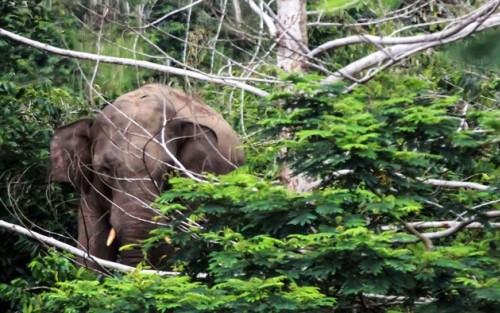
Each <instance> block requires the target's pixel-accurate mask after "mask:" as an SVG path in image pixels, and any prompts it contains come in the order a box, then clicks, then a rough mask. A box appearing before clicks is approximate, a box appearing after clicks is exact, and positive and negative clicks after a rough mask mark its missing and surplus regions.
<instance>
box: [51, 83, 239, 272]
mask: <svg viewBox="0 0 500 313" xmlns="http://www.w3.org/2000/svg"><path fill="white" fill-rule="evenodd" d="M50 153H51V166H50V170H49V175H50V176H49V177H50V180H51V181H60V182H72V183H73V184H74V185H76V186H77V187H78V188H79V189H80V192H81V198H80V215H79V218H78V242H79V245H80V248H82V249H84V250H87V251H88V252H89V253H90V254H92V255H94V256H96V257H99V258H103V259H107V260H116V259H117V257H118V255H119V256H120V258H121V262H122V263H124V264H128V265H136V264H137V263H139V262H140V261H142V260H143V254H142V250H141V248H140V247H136V248H133V249H131V250H126V251H118V248H119V247H120V246H123V245H128V244H135V243H138V242H139V241H140V240H143V239H145V238H147V237H148V235H149V232H150V231H151V230H152V229H155V228H157V227H160V226H161V225H162V223H165V220H164V217H163V216H162V215H161V214H160V213H159V212H158V211H157V210H155V209H154V208H152V207H151V206H150V203H151V202H152V201H153V200H154V199H155V198H156V197H157V196H158V195H159V193H160V192H161V191H162V190H164V189H165V188H166V185H167V184H168V182H166V179H165V177H167V178H168V176H169V175H172V174H174V173H181V174H183V175H188V176H191V177H196V176H197V175H198V174H200V173H202V172H209V173H214V174H225V173H228V172H230V171H232V170H233V169H235V168H236V167H238V166H240V165H242V164H243V163H244V155H243V151H242V149H241V148H240V142H239V139H238V135H237V134H236V132H235V131H234V130H233V129H232V128H231V126H229V124H228V123H227V122H226V121H225V120H224V119H223V118H222V117H221V115H219V114H218V113H217V112H216V111H214V110H213V109H212V108H211V107H209V106H207V105H205V104H203V103H201V102H199V101H197V100H195V99H193V98H192V97H190V96H188V95H186V94H185V93H183V92H181V91H179V90H175V89H172V88H170V87H168V86H165V85H160V84H150V85H145V86H143V87H141V88H139V89H137V90H135V91H133V92H130V93H127V94H125V95H123V96H121V97H119V98H118V99H116V100H115V101H114V102H113V103H111V104H109V105H108V106H106V107H105V108H104V109H103V110H102V111H101V112H100V113H99V114H98V115H97V117H96V118H95V119H81V120H79V121H76V122H73V123H71V124H69V125H65V126H63V127H60V128H58V129H57V130H56V131H55V133H54V137H53V140H52V144H51V150H50ZM110 234H111V235H116V239H114V240H113V238H108V236H110ZM169 253H171V251H169V248H168V246H167V245H165V246H163V247H161V248H158V249H156V250H155V251H153V252H152V253H151V254H150V255H149V256H148V259H149V261H150V262H151V264H157V263H158V261H159V259H160V258H161V257H163V256H165V255H168V254H169Z"/></svg>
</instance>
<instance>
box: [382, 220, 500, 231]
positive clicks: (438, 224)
mask: <svg viewBox="0 0 500 313" xmlns="http://www.w3.org/2000/svg"><path fill="white" fill-rule="evenodd" d="M460 223H461V222H458V221H432V222H411V223H407V224H408V225H411V226H412V227H414V228H415V229H424V228H452V227H455V226H457V225H458V224H460ZM490 227H491V228H495V229H496V228H500V223H490ZM465 228H467V229H478V228H479V229H480V228H484V225H483V224H481V223H479V222H473V223H470V224H469V225H467V226H465ZM381 229H382V230H384V231H388V230H399V229H400V227H398V226H382V227H381Z"/></svg>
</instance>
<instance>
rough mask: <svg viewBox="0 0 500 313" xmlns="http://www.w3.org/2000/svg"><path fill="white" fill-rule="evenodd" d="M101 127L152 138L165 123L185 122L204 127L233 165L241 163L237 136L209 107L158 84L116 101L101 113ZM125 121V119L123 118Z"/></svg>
mask: <svg viewBox="0 0 500 313" xmlns="http://www.w3.org/2000/svg"><path fill="white" fill-rule="evenodd" d="M102 113H103V114H102V116H101V118H103V119H104V120H105V121H103V122H105V123H109V122H110V121H111V122H112V123H114V124H115V125H113V126H114V127H117V128H120V129H127V131H129V132H130V131H132V132H142V133H144V132H147V133H148V134H150V135H151V134H152V135H156V134H158V132H159V131H160V130H161V129H162V128H164V127H165V126H166V125H167V127H168V124H169V123H175V122H178V121H181V122H182V121H185V122H190V123H194V124H198V125H201V126H205V127H208V128H210V129H211V130H212V131H214V133H215V135H216V136H217V138H218V143H219V151H220V152H221V153H223V154H224V155H226V157H228V158H229V159H231V160H232V161H233V162H234V163H238V164H241V163H243V152H242V151H241V150H240V149H235V147H238V146H239V145H240V141H239V138H238V134H237V133H236V132H235V131H234V130H233V128H232V127H231V126H230V125H229V124H228V123H227V122H226V121H225V120H224V118H223V117H222V116H221V115H220V114H219V113H218V112H217V111H215V110H214V109H213V108H212V107H210V106H208V105H206V104H204V103H202V102H201V101H199V100H197V99H195V98H194V97H192V96H189V95H187V94H186V93H184V92H183V91H180V90H177V89H174V88H171V87H169V86H167V85H162V84H148V85H144V86H142V87H141V88H138V89H136V90H134V91H131V92H129V93H127V94H124V95H122V96H120V97H118V98H117V99H116V100H115V101H114V102H113V103H112V104H110V105H108V106H107V107H105V108H104V110H103V111H102ZM124 117H126V118H124Z"/></svg>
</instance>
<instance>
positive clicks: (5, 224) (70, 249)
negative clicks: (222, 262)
mask: <svg viewBox="0 0 500 313" xmlns="http://www.w3.org/2000/svg"><path fill="white" fill-rule="evenodd" d="M0 228H5V229H8V230H10V231H13V232H16V233H19V234H22V235H25V236H28V237H30V238H33V239H35V240H38V241H41V242H43V243H46V244H48V245H50V246H53V247H56V248H58V249H61V250H64V251H67V252H70V253H72V254H74V255H76V256H78V257H81V258H83V259H84V260H86V261H90V262H93V263H95V264H98V265H99V266H102V267H104V268H108V269H113V270H117V271H119V272H123V273H131V272H139V273H141V274H155V275H160V276H178V275H180V274H181V273H179V272H168V271H156V270H137V269H136V268H135V267H132V266H127V265H123V264H120V263H116V262H112V261H108V260H103V259H100V258H97V257H95V256H92V255H90V254H89V253H87V252H85V251H83V250H80V249H78V248H75V247H73V246H71V245H68V244H66V243H64V242H61V241H59V240H57V239H54V238H51V237H48V236H45V235H42V234H40V233H37V232H34V231H32V230H30V229H27V228H24V227H22V226H19V225H15V224H12V223H8V222H5V221H3V220H0ZM204 277H206V274H203V273H202V274H199V275H198V278H204Z"/></svg>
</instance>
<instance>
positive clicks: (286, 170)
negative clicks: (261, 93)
mask: <svg viewBox="0 0 500 313" xmlns="http://www.w3.org/2000/svg"><path fill="white" fill-rule="evenodd" d="M277 5H278V19H279V22H278V33H277V40H278V56H277V63H278V66H279V67H280V68H281V69H283V70H284V71H286V72H290V73H293V72H302V71H304V70H305V69H306V68H307V66H306V62H305V61H306V58H305V55H306V54H307V28H306V26H307V11H306V1H305V0H279V1H278V2H277ZM281 137H282V138H287V137H289V134H288V133H287V132H286V131H284V132H283V133H282V134H281ZM286 153H287V151H286V149H283V150H282V151H280V157H284V156H285V155H286ZM280 178H281V181H282V182H283V184H285V185H286V186H287V188H288V189H290V190H293V191H296V192H307V191H311V190H312V189H313V188H314V187H316V186H317V185H318V182H317V181H315V180H314V179H311V178H309V177H306V176H304V175H301V174H299V175H295V176H294V174H293V172H292V170H291V169H290V167H289V166H287V165H284V166H283V168H282V169H281V174H280Z"/></svg>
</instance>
